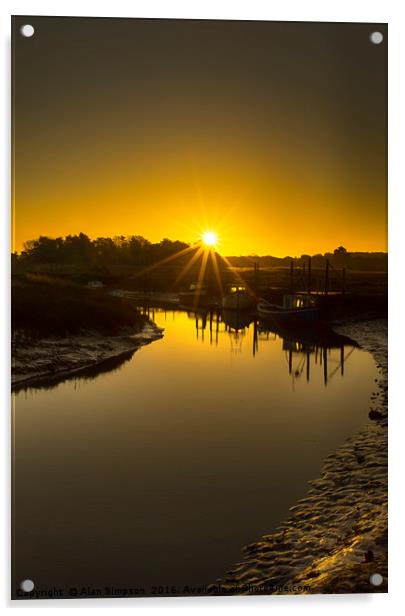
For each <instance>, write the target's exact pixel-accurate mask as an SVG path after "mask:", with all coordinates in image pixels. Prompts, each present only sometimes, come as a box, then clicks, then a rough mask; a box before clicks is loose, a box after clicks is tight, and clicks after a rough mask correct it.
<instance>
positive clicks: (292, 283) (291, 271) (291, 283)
mask: <svg viewBox="0 0 405 616" xmlns="http://www.w3.org/2000/svg"><path fill="white" fill-rule="evenodd" d="M290 293H291V294H292V293H294V261H291V263H290Z"/></svg>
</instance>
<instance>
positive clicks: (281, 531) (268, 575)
mask: <svg viewBox="0 0 405 616" xmlns="http://www.w3.org/2000/svg"><path fill="white" fill-rule="evenodd" d="M335 329H336V331H337V332H338V333H341V334H343V335H347V336H349V337H350V338H352V339H354V340H356V341H357V342H358V343H359V345H360V346H361V347H362V348H364V349H366V350H368V351H369V352H371V353H372V354H373V356H374V359H375V361H376V364H377V366H378V369H379V378H378V379H376V383H375V391H374V393H373V395H372V398H371V404H370V414H369V422H368V424H367V425H366V426H365V427H364V429H363V430H362V431H361V432H360V433H358V434H356V435H355V436H353V437H351V438H350V439H348V440H347V441H346V442H345V443H343V444H342V446H341V447H340V448H339V449H338V450H337V451H336V452H335V453H334V454H332V455H330V456H328V457H327V458H326V459H325V460H324V463H323V466H322V469H321V474H320V477H319V478H318V479H315V480H312V481H309V482H308V483H309V485H310V489H309V491H308V493H307V495H306V496H305V497H304V498H303V499H301V500H300V501H298V502H297V503H296V504H295V505H294V506H293V507H291V509H290V511H291V516H290V517H289V518H288V519H287V520H286V521H285V522H284V523H283V524H282V525H281V526H280V527H279V528H277V529H276V530H275V531H274V532H272V533H271V534H268V535H265V536H263V537H261V538H260V539H259V540H258V541H257V542H255V543H253V544H251V545H248V546H246V547H245V548H244V549H243V551H242V558H241V561H240V562H239V563H237V564H235V565H234V567H233V568H232V569H231V570H230V571H228V572H227V573H226V574H225V575H224V576H223V577H222V578H221V579H220V580H217V581H216V582H215V583H214V585H213V586H212V587H211V589H210V591H211V592H212V593H213V594H218V584H220V585H221V587H220V593H219V594H221V593H223V592H234V593H235V592H236V593H241V594H250V593H252V592H253V593H260V592H263V593H266V594H268V593H273V594H302V593H348V592H351V593H353V592H354V593H355V592H386V591H387V445H388V443H387V437H388V429H387V423H388V410H387V400H388V382H387V376H388V359H387V321H386V320H385V319H379V320H373V321H363V322H352V323H345V324H338V325H336V327H335ZM374 573H378V574H380V575H381V576H382V577H383V582H382V584H381V585H379V586H373V585H372V584H371V583H370V576H371V575H372V574H374ZM249 585H251V586H249Z"/></svg>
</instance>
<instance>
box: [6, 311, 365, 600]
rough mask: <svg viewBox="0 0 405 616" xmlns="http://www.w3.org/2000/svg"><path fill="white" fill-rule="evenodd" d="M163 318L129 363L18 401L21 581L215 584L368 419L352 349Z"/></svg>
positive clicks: (357, 353) (360, 356)
mask: <svg viewBox="0 0 405 616" xmlns="http://www.w3.org/2000/svg"><path fill="white" fill-rule="evenodd" d="M153 318H154V320H155V322H156V323H157V324H158V325H160V326H161V327H164V328H165V335H164V338H163V339H161V340H158V341H155V342H153V343H152V344H150V345H148V346H145V347H143V348H141V349H140V350H139V351H137V352H136V353H134V354H133V356H132V358H130V359H129V360H127V361H123V363H122V364H121V365H120V366H119V367H118V368H117V367H116V368H115V369H113V370H111V371H109V372H103V373H102V374H99V375H94V374H93V375H92V377H91V378H90V377H89V376H87V377H82V378H75V379H72V380H68V381H65V382H63V383H60V384H58V385H56V386H53V387H51V388H48V389H44V388H43V389H33V388H32V389H29V390H28V391H20V392H19V393H18V394H16V395H15V448H14V451H15V463H14V471H15V508H14V520H15V533H14V537H15V576H16V577H15V579H16V583H18V582H19V581H20V580H22V579H25V578H31V579H33V580H34V582H35V583H36V586H37V588H46V587H57V588H65V589H68V588H70V587H74V586H79V587H82V586H85V585H88V586H90V587H92V588H94V587H99V588H104V586H116V587H120V588H122V587H135V586H143V587H144V588H145V589H146V592H147V593H149V592H150V589H151V587H152V586H154V585H164V586H166V585H171V584H175V585H178V587H180V588H182V587H183V585H184V584H190V585H196V584H204V583H209V582H213V581H215V579H216V578H217V577H218V576H221V575H222V574H224V573H225V571H226V570H227V569H229V568H230V567H231V566H232V564H233V563H235V562H237V561H238V560H240V549H241V548H242V547H243V546H244V545H246V544H248V543H250V542H252V541H254V540H256V539H258V538H259V537H260V535H261V534H264V533H268V532H270V531H271V530H272V529H274V528H275V527H276V526H277V525H278V524H279V523H280V522H281V521H282V520H283V519H285V517H286V516H287V515H288V509H289V507H291V506H292V505H293V504H294V502H295V501H296V500H297V498H299V497H301V496H303V495H304V494H305V492H306V491H307V488H308V486H307V484H306V482H307V481H308V480H309V479H311V478H315V477H317V476H318V475H319V470H320V466H321V462H322V459H323V458H324V457H325V456H326V455H328V454H330V453H332V452H333V451H334V450H335V449H336V447H337V446H339V445H340V444H342V443H343V441H344V440H345V439H346V438H347V437H348V436H349V435H351V434H353V433H355V432H356V431H357V430H359V429H360V428H361V427H362V426H363V425H364V423H365V422H366V421H367V413H368V402H369V396H370V394H371V392H372V389H373V381H374V378H375V377H376V368H375V364H374V361H373V359H372V357H371V356H370V355H369V354H368V353H366V352H364V351H361V350H359V349H357V348H353V346H351V345H350V344H348V345H344V346H341V342H340V341H338V343H336V341H333V346H336V348H329V349H323V348H318V347H317V345H316V344H315V343H314V341H313V340H310V341H309V342H308V341H307V340H306V341H304V342H303V341H302V340H287V339H285V340H283V338H282V337H280V336H279V335H277V334H275V333H274V332H270V331H261V330H260V328H258V327H255V325H254V324H253V323H252V324H250V325H249V326H248V327H247V328H245V329H244V330H243V331H241V332H239V333H235V331H234V330H232V329H231V330H229V328H227V327H226V326H225V324H224V323H219V324H218V326H217V324H216V323H215V322H213V323H212V324H211V330H210V322H209V319H208V320H207V322H206V323H204V322H203V321H202V320H201V319H198V323H196V319H195V318H194V316H193V315H188V314H187V313H186V312H166V313H165V312H163V311H155V312H154V313H153ZM230 318H231V319H232V315H230ZM196 325H198V329H196ZM233 325H234V326H235V325H237V324H236V323H235V322H234V323H233ZM204 326H205V329H201V327H204ZM342 359H344V364H343V365H342ZM325 360H326V366H325Z"/></svg>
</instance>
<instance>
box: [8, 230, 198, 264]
mask: <svg viewBox="0 0 405 616" xmlns="http://www.w3.org/2000/svg"><path fill="white" fill-rule="evenodd" d="M187 247H188V244H185V243H184V242H179V241H174V242H173V241H171V240H168V239H163V240H162V241H161V242H158V243H156V244H152V243H151V242H149V241H148V240H146V239H145V238H144V237H141V236H140V235H132V236H129V237H125V236H118V237H114V238H111V237H98V238H97V239H95V240H91V239H90V238H89V237H88V236H87V235H85V234H84V233H79V235H67V236H66V237H64V238H63V237H57V238H55V239H52V238H49V237H46V236H40V237H39V238H38V239H36V240H30V241H28V242H25V244H24V249H23V250H22V252H21V254H19V255H14V259H15V261H16V263H25V264H38V263H42V264H55V265H64V264H68V265H80V266H88V267H97V266H98V267H103V266H109V265H143V266H148V265H152V264H154V263H156V262H157V261H160V260H162V259H165V258H167V257H169V256H171V255H173V254H175V253H178V252H180V251H181V250H183V249H184V248H187Z"/></svg>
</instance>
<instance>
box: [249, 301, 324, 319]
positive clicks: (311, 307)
mask: <svg viewBox="0 0 405 616" xmlns="http://www.w3.org/2000/svg"><path fill="white" fill-rule="evenodd" d="M257 312H258V314H259V317H260V318H261V319H270V320H273V321H274V322H278V323H307V322H313V321H316V320H317V319H318V318H319V310H318V308H317V307H316V306H315V302H314V300H313V299H312V298H311V296H309V295H299V294H294V295H284V297H283V305H282V306H280V305H278V304H272V303H271V302H269V301H267V300H265V299H261V300H260V301H259V303H258V304H257Z"/></svg>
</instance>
